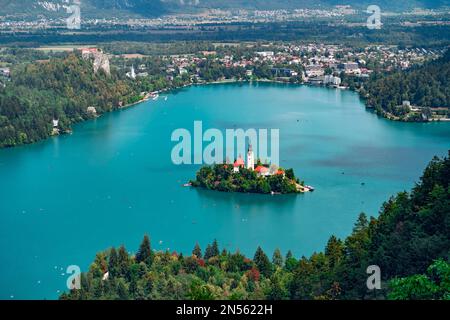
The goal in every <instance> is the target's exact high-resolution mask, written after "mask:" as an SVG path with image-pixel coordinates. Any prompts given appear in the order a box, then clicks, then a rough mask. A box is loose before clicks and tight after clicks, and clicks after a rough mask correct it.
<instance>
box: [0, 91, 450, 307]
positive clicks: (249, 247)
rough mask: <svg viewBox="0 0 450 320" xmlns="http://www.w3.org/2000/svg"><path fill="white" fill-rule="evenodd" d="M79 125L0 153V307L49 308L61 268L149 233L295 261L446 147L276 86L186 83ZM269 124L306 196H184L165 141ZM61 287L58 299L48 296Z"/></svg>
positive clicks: (189, 169)
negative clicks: (34, 302) (13, 303)
mask: <svg viewBox="0 0 450 320" xmlns="http://www.w3.org/2000/svg"><path fill="white" fill-rule="evenodd" d="M167 96H168V100H167V101H165V100H164V99H162V98H161V99H159V100H158V101H149V102H145V103H142V104H140V105H137V106H135V107H133V108H129V109H126V110H122V111H118V112H114V113H110V114H106V115H104V116H103V117H101V118H98V119H96V120H93V121H88V122H85V123H82V124H78V125H76V126H75V127H74V133H73V134H72V135H66V136H59V137H55V138H51V139H48V140H46V141H43V142H40V143H37V144H34V145H29V146H23V147H19V148H13V149H3V150H0V252H1V253H0V254H1V258H0V259H1V260H0V261H1V264H0V299H42V298H47V299H55V298H57V297H58V295H59V291H61V290H65V284H66V280H67V275H66V274H65V269H66V268H67V266H69V265H79V266H80V267H81V269H82V271H85V270H87V268H88V266H89V264H90V262H91V261H92V260H93V258H94V256H95V253H96V252H98V251H100V250H104V249H107V248H108V247H111V246H119V245H121V244H124V245H125V246H126V247H127V248H128V249H129V250H130V251H135V250H136V249H137V247H138V245H139V243H140V241H141V239H142V237H143V235H144V234H145V233H147V234H149V235H150V236H151V239H152V245H153V248H155V249H158V250H163V249H166V248H170V250H176V251H182V252H184V253H189V252H190V251H191V250H192V248H193V247H194V245H195V243H196V242H197V241H198V242H199V243H200V245H201V246H202V248H205V246H206V244H207V243H209V242H211V241H212V240H213V239H215V238H217V240H218V241H219V244H220V245H221V246H225V247H226V248H227V249H229V250H236V249H238V248H239V249H240V251H241V252H244V253H245V254H247V255H250V256H253V253H254V251H255V249H256V247H257V246H258V245H261V246H262V247H263V249H264V250H265V251H266V252H267V253H268V254H269V255H272V252H273V250H274V249H275V248H276V247H279V248H280V249H281V250H282V252H283V254H285V253H286V251H287V250H288V249H291V250H292V251H293V253H294V255H295V256H296V257H299V256H301V255H309V254H311V253H312V252H314V251H319V250H322V249H323V248H324V245H325V244H326V241H327V240H328V238H329V237H330V235H332V234H335V235H337V236H339V237H345V236H346V235H348V234H349V233H350V232H351V230H352V227H353V224H354V222H355V219H356V218H357V216H358V214H359V213H360V212H362V211H364V212H366V213H367V214H368V215H374V216H376V215H377V214H378V210H379V208H380V206H381V205H382V203H383V201H385V200H387V199H388V198H389V197H390V196H391V195H393V194H395V193H396V192H398V191H402V190H408V189H410V188H411V187H412V186H413V185H414V183H415V181H417V179H418V178H419V176H420V175H421V173H422V171H423V169H424V168H425V166H426V164H427V163H428V162H429V160H431V158H432V157H433V156H434V155H439V156H443V155H445V154H446V153H447V150H448V149H449V147H450V123H426V124H423V123H397V122H392V121H388V120H385V119H381V118H378V117H377V116H376V115H374V114H372V113H370V112H368V111H366V110H365V108H364V106H363V104H362V102H361V101H360V99H359V98H358V95H357V94H355V93H353V92H349V91H341V90H334V89H326V88H318V87H317V88H316V87H307V86H294V85H282V84H264V83H261V84H227V85H209V86H197V87H190V88H186V89H182V90H178V91H176V92H173V93H170V94H167ZM195 120H202V121H203V128H204V129H205V130H206V129H208V128H219V129H223V130H224V129H226V128H243V129H247V128H267V129H270V128H279V129H280V159H281V165H282V166H283V167H287V168H289V167H292V168H294V170H295V172H296V175H297V176H299V177H300V178H301V179H302V180H305V181H306V183H307V184H311V185H313V186H315V187H316V191H315V192H314V193H309V194H304V195H283V196H264V195H247V194H226V193H219V192H211V191H203V190H197V189H190V188H183V187H182V186H181V185H182V184H183V183H185V182H187V181H188V180H189V179H191V178H194V177H195V172H196V171H197V170H198V168H199V166H195V165H184V166H176V165H174V164H173V163H172V161H171V150H172V148H173V146H174V145H175V143H173V142H171V139H170V137H171V133H172V131H173V130H174V129H177V128H186V129H189V130H192V129H193V122H194V121H195ZM363 183H364V185H363ZM58 290H59V291H58Z"/></svg>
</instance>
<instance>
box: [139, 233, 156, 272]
mask: <svg viewBox="0 0 450 320" xmlns="http://www.w3.org/2000/svg"><path fill="white" fill-rule="evenodd" d="M152 257H153V254H152V249H151V245H150V238H149V236H148V235H145V236H144V239H143V240H142V243H141V245H140V247H139V250H138V252H137V253H136V262H138V263H140V262H144V263H145V264H146V265H148V266H151V264H152Z"/></svg>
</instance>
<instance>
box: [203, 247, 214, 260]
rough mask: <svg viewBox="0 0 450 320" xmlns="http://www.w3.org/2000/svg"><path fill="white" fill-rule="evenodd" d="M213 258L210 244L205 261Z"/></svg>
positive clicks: (206, 250)
mask: <svg viewBox="0 0 450 320" xmlns="http://www.w3.org/2000/svg"><path fill="white" fill-rule="evenodd" d="M212 257H213V254H212V247H211V245H210V244H208V245H207V246H206V249H205V257H204V258H205V260H208V259H209V258H212Z"/></svg>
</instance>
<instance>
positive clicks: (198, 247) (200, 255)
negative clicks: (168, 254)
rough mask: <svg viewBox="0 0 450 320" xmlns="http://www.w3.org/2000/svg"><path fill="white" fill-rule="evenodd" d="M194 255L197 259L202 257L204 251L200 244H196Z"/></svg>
mask: <svg viewBox="0 0 450 320" xmlns="http://www.w3.org/2000/svg"><path fill="white" fill-rule="evenodd" d="M192 254H193V255H194V256H196V257H197V258H201V257H202V249H201V248H200V245H199V244H198V242H197V243H196V244H195V247H194V250H192Z"/></svg>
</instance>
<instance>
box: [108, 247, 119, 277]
mask: <svg viewBox="0 0 450 320" xmlns="http://www.w3.org/2000/svg"><path fill="white" fill-rule="evenodd" d="M108 271H109V276H110V277H116V276H117V275H118V274H119V258H118V256H117V251H116V248H114V247H113V248H111V251H110V253H109V262H108Z"/></svg>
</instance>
